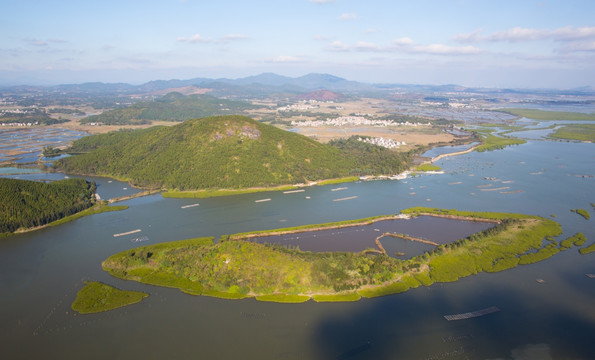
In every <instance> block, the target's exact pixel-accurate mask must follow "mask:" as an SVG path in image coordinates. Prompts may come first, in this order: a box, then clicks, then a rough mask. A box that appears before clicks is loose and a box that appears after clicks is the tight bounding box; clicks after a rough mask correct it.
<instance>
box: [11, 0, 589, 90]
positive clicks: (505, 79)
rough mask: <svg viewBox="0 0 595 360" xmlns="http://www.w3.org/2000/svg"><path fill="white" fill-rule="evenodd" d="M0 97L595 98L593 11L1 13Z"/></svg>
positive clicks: (455, 6) (294, 5) (234, 5)
mask: <svg viewBox="0 0 595 360" xmlns="http://www.w3.org/2000/svg"><path fill="white" fill-rule="evenodd" d="M0 4H2V9H3V11H2V12H1V14H0V31H1V33H2V34H3V35H2V37H0V39H1V40H0V53H1V54H2V56H0V85H2V86H5V85H20V84H28V85H50V84H64V83H82V82H90V81H100V82H127V83H133V84H138V83H143V82H147V81H150V80H157V79H164V80H166V79H173V78H178V79H188V78H194V77H208V78H218V77H226V78H237V77H245V76H250V75H255V74H258V73H262V72H274V73H277V74H281V75H285V76H292V77H296V76H301V75H304V74H307V73H330V74H333V75H336V76H340V77H343V78H346V79H349V80H356V81H361V82H375V83H411V84H460V85H465V86H481V87H517V88H544V87H548V88H573V87H581V86H594V85H595V18H594V17H593V14H594V13H595V2H593V1H591V0H563V1H551V0H539V1H537V0H527V1H512V0H504V1H483V0H480V1H469V0H456V1H437V0H435V1H432V0H421V1H407V2H404V1H380V0H370V1H366V2H363V1H358V0H291V1H287V2H283V5H282V6H280V5H279V2H277V1H272V0H253V1H237V0H236V1H232V0H221V1H209V2H205V1H198V0H170V1H158V0H148V1H140V0H130V1H113V0H106V1H101V2H81V1H71V0H67V1H41V0H30V1H29V0H26V1H23V0H0Z"/></svg>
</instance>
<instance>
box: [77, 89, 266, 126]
mask: <svg viewBox="0 0 595 360" xmlns="http://www.w3.org/2000/svg"><path fill="white" fill-rule="evenodd" d="M254 108H256V106H254V105H252V104H249V103H247V102H243V101H234V100H226V99H219V98H216V97H213V96H210V95H188V96H185V95H182V94H180V93H176V92H172V93H169V94H167V95H165V96H163V97H162V98H160V99H157V100H155V101H145V102H140V103H137V104H134V105H132V106H129V107H126V108H122V109H115V110H110V111H106V112H104V113H102V114H100V115H91V116H88V117H86V118H85V119H83V120H81V123H92V122H100V123H103V124H105V125H138V124H149V123H151V121H152V120H163V121H185V120H189V119H195V118H200V117H206V116H213V115H226V114H238V113H242V112H243V111H246V110H250V109H254Z"/></svg>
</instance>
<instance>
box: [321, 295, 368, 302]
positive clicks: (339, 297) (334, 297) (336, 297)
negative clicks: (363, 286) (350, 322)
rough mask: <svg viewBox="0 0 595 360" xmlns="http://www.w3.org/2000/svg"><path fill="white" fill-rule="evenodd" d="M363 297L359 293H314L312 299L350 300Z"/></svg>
mask: <svg viewBox="0 0 595 360" xmlns="http://www.w3.org/2000/svg"><path fill="white" fill-rule="evenodd" d="M361 298H362V297H361V296H360V294H358V293H349V294H329V295H314V296H312V299H313V300H314V301H316V302H348V301H358V300H359V299H361Z"/></svg>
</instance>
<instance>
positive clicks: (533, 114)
mask: <svg viewBox="0 0 595 360" xmlns="http://www.w3.org/2000/svg"><path fill="white" fill-rule="evenodd" d="M498 111H501V112H505V113H508V114H511V115H516V116H519V117H526V118H528V119H533V120H595V114H585V113H579V112H565V111H544V110H536V109H520V108H510V109H498Z"/></svg>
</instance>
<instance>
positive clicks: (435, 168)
mask: <svg viewBox="0 0 595 360" xmlns="http://www.w3.org/2000/svg"><path fill="white" fill-rule="evenodd" d="M441 169H442V168H441V167H440V166H438V165H434V164H421V165H419V166H418V167H417V168H415V170H416V171H438V170H441Z"/></svg>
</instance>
